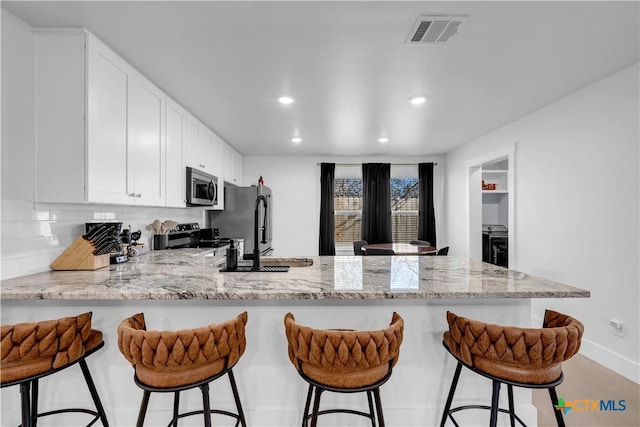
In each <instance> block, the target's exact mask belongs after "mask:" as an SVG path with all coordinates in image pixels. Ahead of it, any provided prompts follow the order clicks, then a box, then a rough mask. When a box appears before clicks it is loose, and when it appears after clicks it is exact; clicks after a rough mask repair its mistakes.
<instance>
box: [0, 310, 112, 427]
mask: <svg viewBox="0 0 640 427" xmlns="http://www.w3.org/2000/svg"><path fill="white" fill-rule="evenodd" d="M103 346H104V340H103V338H102V332H100V331H98V330H95V329H91V313H90V312H89V313H84V314H81V315H79V316H75V317H65V318H61V319H56V320H47V321H41V322H37V323H18V324H16V325H3V326H2V363H1V365H0V376H1V377H2V388H4V387H10V386H13V385H19V386H20V395H21V406H22V426H23V427H30V426H35V425H37V422H38V418H39V417H46V416H49V415H56V414H62V413H66V412H75V413H84V414H89V415H92V416H93V418H92V420H91V422H90V423H89V424H87V426H91V425H93V424H94V423H95V422H96V421H97V420H98V419H99V420H100V422H101V423H102V425H103V426H105V427H108V426H109V423H108V422H107V415H106V414H105V412H104V408H103V406H102V403H101V402H100V397H99V396H98V391H97V390H96V386H95V384H94V382H93V379H92V378H91V373H90V372H89V367H88V366H87V362H86V361H85V358H86V357H87V356H90V355H92V354H93V353H95V352H96V351H98V350H99V349H101V348H102V347H103ZM76 363H78V364H79V365H80V368H81V369H82V374H83V376H84V379H85V382H86V383H87V387H88V388H89V392H90V393H91V398H92V399H93V403H94V405H95V407H96V410H95V411H94V410H90V409H83V408H68V409H58V410H54V411H48V412H42V413H38V380H39V379H40V378H43V377H46V376H48V375H52V374H55V373H60V372H61V371H63V370H64V369H66V368H68V367H70V366H72V365H75V364H76Z"/></svg>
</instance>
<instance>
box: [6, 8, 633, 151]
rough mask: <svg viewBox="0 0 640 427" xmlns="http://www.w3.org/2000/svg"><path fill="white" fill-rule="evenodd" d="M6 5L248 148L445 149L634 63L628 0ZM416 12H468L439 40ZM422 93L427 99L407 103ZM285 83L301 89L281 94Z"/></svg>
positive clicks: (242, 148) (240, 147) (288, 89)
mask: <svg viewBox="0 0 640 427" xmlns="http://www.w3.org/2000/svg"><path fill="white" fill-rule="evenodd" d="M2 7H3V8H4V9H6V10H8V11H9V12H11V13H12V14H14V15H16V16H18V17H19V18H21V19H22V20H24V21H26V22H27V23H29V24H31V25H32V26H73V27H85V28H87V29H88V30H89V31H91V32H92V33H94V34H95V35H96V36H98V37H99V38H100V39H102V40H103V41H104V42H105V43H106V44H107V45H109V46H110V47H111V48H113V49H114V50H115V51H116V52H118V53H119V54H120V55H121V56H123V57H124V58H125V59H127V60H128V61H129V62H130V63H131V64H132V65H133V66H135V67H136V68H137V69H139V70H140V71H141V72H142V73H143V74H145V75H146V76H147V77H148V78H149V79H151V80H152V81H154V82H155V83H156V84H157V85H158V86H159V87H161V88H162V89H163V90H164V91H165V92H167V94H169V95H170V96H171V97H173V98H174V99H175V100H177V101H178V102H179V103H181V104H182V105H184V106H185V107H186V108H187V109H188V110H190V111H191V112H192V113H193V114H194V115H195V116H196V117H198V118H199V119H200V120H201V121H203V122H204V123H205V124H206V125H208V126H209V127H211V128H212V129H213V130H214V131H215V132H216V133H218V134H219V135H220V136H221V137H222V138H224V139H225V140H226V141H227V142H229V143H230V144H231V145H233V146H234V147H236V148H237V149H238V150H239V151H240V152H241V153H243V154H245V155H331V156H342V155H376V154H381V155H428V154H441V153H446V152H448V151H450V150H451V149H453V148H455V147H458V146H460V145H462V144H464V143H466V142H468V141H470V140H472V139H474V138H476V137H478V136H481V135H483V134H486V133H487V132H490V131H491V130H494V129H496V128H498V127H500V126H502V125H505V124H506V123H509V122H510V121H512V120H515V119H517V118H520V117H522V116H525V115H527V114H529V113H531V112H533V111H535V110H537V109H539V108H541V107H543V106H545V105H547V104H549V103H551V102H553V101H555V100H558V99H560V98H562V97H564V96H566V95H568V94H570V93H572V92H574V91H576V90H578V89H580V88H582V87H585V86H587V85H589V84H591V83H593V82H595V81H597V80H599V79H601V78H604V77H606V76H608V75H610V74H612V73H615V72H616V71H619V70H621V69H623V68H625V67H628V66H630V65H633V64H635V63H637V62H638V61H639V51H640V47H639V38H640V37H639V29H638V28H639V3H638V2H637V1H629V2H610V1H603V2H577V1H569V2H519V1H511V2H483V1H472V2H454V1H447V2H431V1H410V2H396V1H374V2H367V1H357V2H343V1H334V2H324V1H318V2H293V1H291V2H271V1H258V2H238V1H236V2H213V1H197V2H187V1H178V2H168V1H163V2H150V1H142V2H128V1H118V2H116V1H112V2H109V1H107V2H94V1H72V2H54V1H45V2H31V1H26V2H11V1H2ZM424 14H445V15H452V14H458V15H468V16H469V18H468V20H467V21H466V22H465V23H464V24H463V26H462V27H461V28H460V30H459V32H458V34H457V35H455V36H454V37H453V38H451V39H450V40H449V42H448V43H446V44H444V45H439V46H433V45H421V46H415V45H407V44H405V40H406V39H407V36H408V34H409V31H410V29H411V27H412V26H413V25H414V23H415V21H416V18H417V17H418V16H419V15H424ZM419 93H421V94H426V95H427V96H428V97H429V101H428V103H427V104H425V105H422V106H419V107H415V106H412V105H410V104H409V103H408V102H407V100H408V98H409V97H410V96H412V95H415V94H419ZM281 94H290V95H292V96H294V97H295V99H296V102H295V103H294V104H292V105H290V106H286V107H285V106H282V105H280V104H279V103H278V101H277V98H278V97H279V95H281ZM295 135H299V136H300V137H302V139H303V141H302V143H300V144H298V145H295V144H292V143H291V142H290V139H291V137H293V136H295ZM380 136H387V137H388V138H389V139H390V141H389V142H388V143H386V144H381V143H379V142H378V138H379V137H380Z"/></svg>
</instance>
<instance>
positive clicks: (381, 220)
mask: <svg viewBox="0 0 640 427" xmlns="http://www.w3.org/2000/svg"><path fill="white" fill-rule="evenodd" d="M390 180H391V165H390V164H389V163H363V164H362V189H363V200H362V239H363V240H366V241H367V242H369V243H390V242H391V241H392V238H393V237H392V233H391V188H390V185H391V184H390Z"/></svg>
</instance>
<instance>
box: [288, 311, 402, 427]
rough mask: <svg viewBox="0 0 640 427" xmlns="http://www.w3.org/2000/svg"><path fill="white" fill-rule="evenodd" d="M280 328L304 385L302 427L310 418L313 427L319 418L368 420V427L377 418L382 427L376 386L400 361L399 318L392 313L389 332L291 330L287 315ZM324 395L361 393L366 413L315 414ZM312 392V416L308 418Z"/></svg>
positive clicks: (329, 411)
mask: <svg viewBox="0 0 640 427" xmlns="http://www.w3.org/2000/svg"><path fill="white" fill-rule="evenodd" d="M284 326H285V333H286V335H287V341H288V351H289V360H291V363H293V366H294V367H295V368H296V370H297V371H298V374H300V376H301V377H302V378H303V379H304V380H305V381H306V382H307V383H309V391H308V392H307V400H306V403H305V407H304V413H303V415H302V426H303V427H305V426H307V425H308V420H309V419H310V418H311V425H312V426H314V427H315V426H316V425H317V422H318V416H319V415H323V414H333V413H348V414H353V415H360V416H363V417H367V418H369V419H370V420H371V425H372V426H375V425H376V421H375V420H376V415H377V419H378V425H379V426H380V427H384V416H383V414H382V404H381V401H380V386H381V385H382V384H384V383H385V382H387V380H388V379H389V378H390V377H391V370H392V368H393V367H394V366H395V365H396V363H397V362H398V357H399V355H400V344H402V338H403V333H404V321H403V320H402V318H401V317H400V315H398V314H397V313H393V317H392V318H391V324H390V325H389V327H387V329H383V330H377V331H354V330H347V329H328V330H327V329H312V328H309V327H307V326H302V325H299V324H297V323H296V321H295V318H294V317H293V314H291V313H288V314H287V315H286V316H285V318H284ZM325 391H331V392H336V393H362V392H366V393H367V400H368V404H369V412H368V413H366V412H362V411H355V410H351V409H325V410H322V411H321V410H320V397H321V395H322V393H323V392H325ZM314 392H315V399H314V402H313V410H312V412H311V413H309V408H310V406H311V398H312V396H313V394H314ZM374 400H375V411H374ZM374 412H375V413H374Z"/></svg>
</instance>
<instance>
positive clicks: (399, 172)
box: [333, 165, 419, 250]
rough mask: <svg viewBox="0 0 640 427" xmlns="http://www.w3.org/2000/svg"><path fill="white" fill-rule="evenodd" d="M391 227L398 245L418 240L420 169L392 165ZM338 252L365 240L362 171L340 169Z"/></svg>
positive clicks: (336, 185) (336, 184) (336, 183)
mask: <svg viewBox="0 0 640 427" xmlns="http://www.w3.org/2000/svg"><path fill="white" fill-rule="evenodd" d="M390 185H391V191H390V193H391V223H392V235H393V241H394V242H409V241H411V240H416V239H417V238H418V209H419V187H418V166H417V165H409V166H407V165H399V166H394V165H391V183H390ZM333 189H334V195H333V197H334V216H335V241H336V250H338V249H340V248H344V249H349V248H352V245H351V242H355V241H358V240H361V239H362V238H361V234H360V223H361V221H362V195H363V189H362V168H361V167H360V166H357V167H354V166H336V174H335V178H334V184H333Z"/></svg>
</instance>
